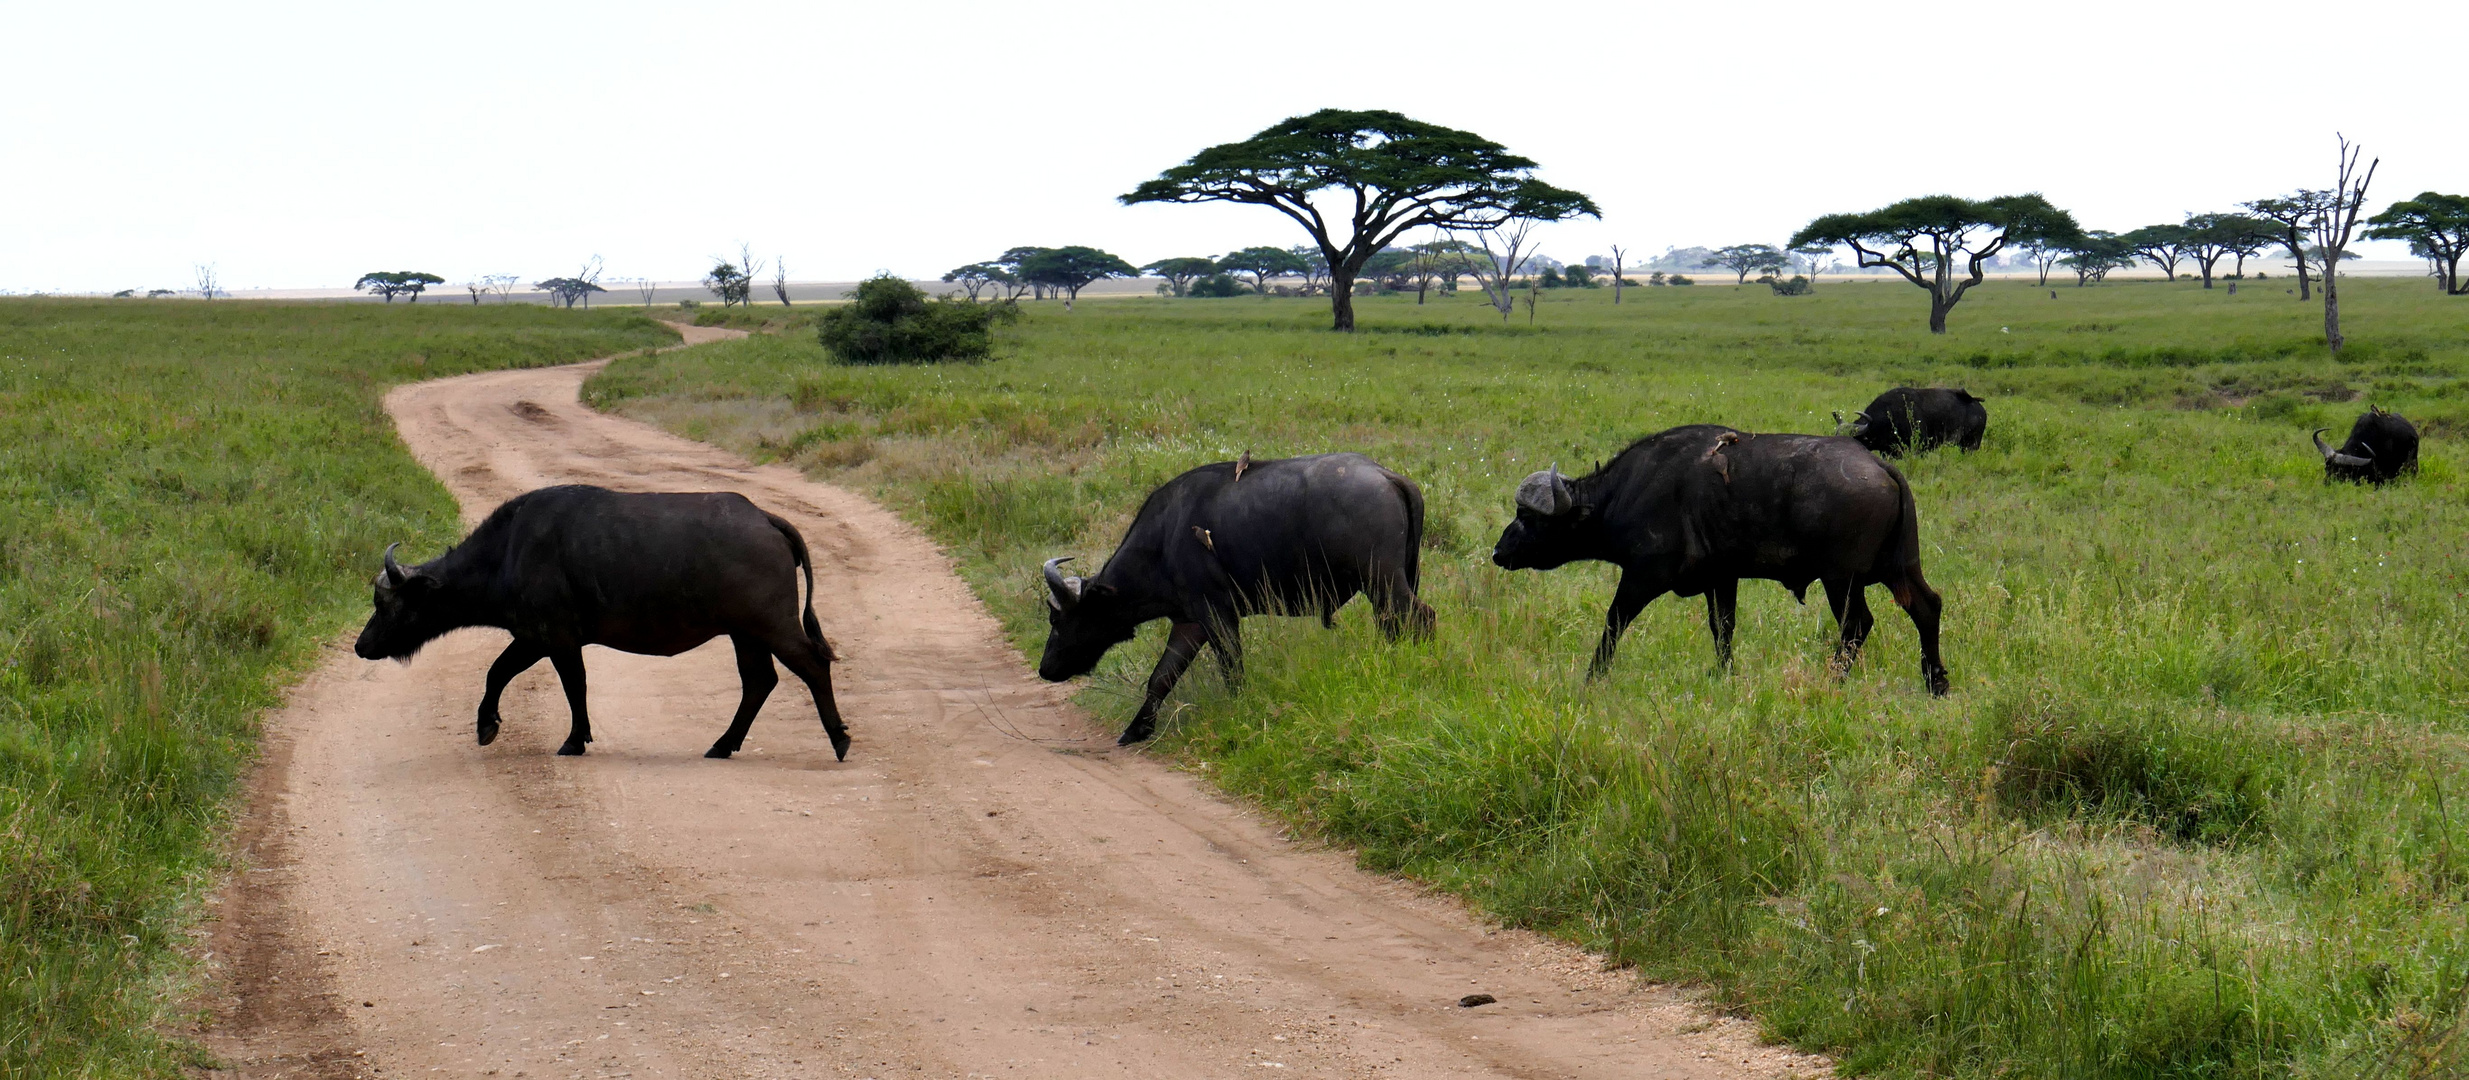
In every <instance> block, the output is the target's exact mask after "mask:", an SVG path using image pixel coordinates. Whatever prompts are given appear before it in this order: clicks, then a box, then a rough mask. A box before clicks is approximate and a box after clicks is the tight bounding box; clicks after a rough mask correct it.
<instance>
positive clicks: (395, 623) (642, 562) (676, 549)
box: [355, 484, 849, 760]
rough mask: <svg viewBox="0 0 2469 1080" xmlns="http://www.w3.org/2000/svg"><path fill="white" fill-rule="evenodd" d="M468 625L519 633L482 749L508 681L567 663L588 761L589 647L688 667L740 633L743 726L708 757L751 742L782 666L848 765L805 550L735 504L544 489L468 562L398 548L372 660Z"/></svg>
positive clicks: (511, 504)
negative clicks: (692, 657) (418, 558)
mask: <svg viewBox="0 0 2469 1080" xmlns="http://www.w3.org/2000/svg"><path fill="white" fill-rule="evenodd" d="M801 568H802V569H804V570H805V571H806V597H805V600H804V602H803V605H802V609H801V604H800V602H799V600H798V596H797V572H798V570H799V569H801ZM801 610H802V612H803V618H802V619H801V618H800V612H801ZM466 626H494V627H497V628H498V629H500V630H505V631H507V632H509V633H512V634H513V635H514V642H513V643H512V644H510V645H507V646H506V651H505V652H504V653H501V654H499V655H498V657H497V662H496V663H494V664H492V665H490V666H489V681H488V689H487V691H486V692H485V693H483V694H482V695H481V697H480V725H479V731H480V745H482V746H487V745H489V743H491V742H492V741H495V740H496V738H497V725H498V714H497V699H498V696H499V695H500V694H503V693H504V692H505V689H506V683H507V682H509V681H511V680H512V679H513V678H514V677H515V676H517V675H520V674H522V673H523V672H524V671H525V670H526V669H528V668H530V667H531V666H532V665H533V664H536V663H539V662H540V659H541V658H542V657H547V658H548V660H549V663H551V664H553V665H555V666H556V668H557V677H558V680H559V681H560V682H563V683H565V685H566V704H567V706H568V707H569V708H571V709H572V710H573V712H574V726H573V728H572V729H571V730H569V731H568V732H567V734H566V743H565V745H563V746H560V747H558V748H557V752H558V753H560V754H580V753H582V752H583V747H584V744H585V743H588V742H591V741H592V723H591V716H590V714H589V713H588V712H586V711H585V710H584V707H583V646H585V645H605V646H608V647H609V648H612V649H618V650H622V651H625V652H630V653H643V654H646V655H650V656H675V655H677V654H679V653H682V652H685V651H686V650H688V649H692V648H694V647H696V646H698V645H701V644H703V643H704V642H706V641H710V640H711V639H712V638H714V637H717V636H719V635H721V634H727V635H729V640H730V641H731V642H732V643H734V644H735V645H736V646H737V674H738V678H739V679H741V680H742V681H743V682H744V686H745V696H744V697H743V698H741V699H740V700H739V702H738V705H737V716H736V718H735V719H733V720H731V721H730V722H729V730H728V731H727V732H726V733H724V734H722V735H721V736H720V741H718V742H715V743H713V744H712V748H711V750H710V751H709V752H707V753H705V754H704V755H703V756H705V757H715V758H724V757H727V756H729V755H730V754H733V753H736V752H737V751H738V750H739V749H740V748H742V747H743V746H745V743H746V729H747V727H748V726H749V725H751V724H753V722H754V714H755V711H756V710H757V709H760V708H762V707H763V699H764V698H766V697H769V696H770V695H771V692H772V687H774V686H777V685H779V683H780V676H779V675H778V674H777V673H775V672H774V671H773V670H772V658H773V657H775V656H776V657H779V658H780V662H781V663H783V664H786V665H788V668H789V670H790V671H793V672H796V673H797V677H798V678H801V679H804V680H806V686H807V688H808V689H810V690H812V691H813V692H814V708H815V712H817V713H819V714H821V716H822V718H823V730H824V732H825V733H826V734H828V735H830V736H831V740H832V752H833V753H834V754H836V755H838V756H839V757H840V758H841V759H842V760H847V758H848V756H849V732H848V729H847V728H845V727H843V726H842V725H841V723H840V710H839V708H838V706H836V705H835V704H833V702H832V650H831V646H830V645H828V644H825V643H824V641H823V628H822V627H821V625H819V624H817V623H816V622H815V618H814V563H813V561H812V560H811V559H810V558H809V557H808V556H807V554H806V538H805V537H803V536H800V535H798V532H797V527H796V526H794V525H791V524H789V523H788V522H786V521H782V520H781V519H779V518H777V517H774V516H772V515H770V514H768V513H765V512H763V510H761V509H760V508H758V507H756V506H755V505H754V504H753V503H751V502H748V501H746V497H745V496H743V495H739V494H737V493H735V492H729V491H709V492H678V493H660V494H626V493H621V492H615V491H608V490H605V489H602V488H596V487H587V486H584V485H580V484H577V485H570V486H566V487H550V488H541V489H540V490H538V491H533V492H528V493H526V494H522V495H518V496H515V497H514V498H512V499H509V500H507V501H506V504H505V505H503V506H500V507H498V508H497V509H496V511H494V512H492V513H491V514H490V515H489V518H488V520H486V521H483V522H481V523H480V527H479V528H477V529H474V530H472V534H471V535H470V536H469V537H467V538H465V539H464V541H463V542H462V543H460V544H457V545H455V547H454V550H452V551H449V552H447V553H445V554H444V555H440V556H438V557H437V558H435V559H432V560H430V561H428V562H426V563H422V564H420V565H419V566H411V567H406V566H403V565H401V564H399V563H396V562H395V561H394V547H392V546H389V547H388V548H387V549H386V569H385V572H384V573H382V574H379V575H378V577H377V611H376V613H375V614H373V615H371V616H369V625H368V626H367V627H366V628H365V629H363V630H361V631H360V642H359V644H358V645H357V646H355V651H357V652H358V653H359V654H360V655H361V656H362V657H364V658H366V659H370V660H379V659H384V658H388V657H392V658H394V659H397V660H404V659H409V658H410V657H411V656H412V654H414V653H417V652H419V651H420V647H421V646H423V645H426V644H428V643H429V642H430V641H431V640H433V639H435V638H436V637H438V636H439V635H441V634H444V633H446V632H447V631H450V630H457V629H461V628H462V627H466Z"/></svg>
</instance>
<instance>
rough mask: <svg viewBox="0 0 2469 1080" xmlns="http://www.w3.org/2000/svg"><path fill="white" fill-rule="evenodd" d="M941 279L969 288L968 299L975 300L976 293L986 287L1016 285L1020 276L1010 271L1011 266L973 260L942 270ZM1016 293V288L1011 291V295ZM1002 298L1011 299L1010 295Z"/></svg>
mask: <svg viewBox="0 0 2469 1080" xmlns="http://www.w3.org/2000/svg"><path fill="white" fill-rule="evenodd" d="M943 280H945V281H949V282H954V283H957V284H958V285H959V286H960V287H961V288H963V289H967V290H969V299H970V300H976V299H977V297H978V293H980V292H981V291H983V290H985V289H987V288H988V287H990V286H1012V285H1016V284H1018V283H1019V281H1020V277H1019V275H1017V274H1014V273H1012V269H1011V267H1008V266H1005V265H1003V264H1001V263H991V262H974V263H970V264H969V265H967V266H962V267H955V268H953V269H951V270H947V271H944V273H943ZM1018 295H1019V293H1018V291H1017V290H1014V291H1013V292H1012V296H1018ZM1004 299H1007V300H1008V299H1011V296H1007V297H1004Z"/></svg>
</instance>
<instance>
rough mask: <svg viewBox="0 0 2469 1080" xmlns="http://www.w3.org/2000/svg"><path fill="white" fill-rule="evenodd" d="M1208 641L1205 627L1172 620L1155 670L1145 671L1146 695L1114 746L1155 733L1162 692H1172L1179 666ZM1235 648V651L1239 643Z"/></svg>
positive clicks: (1179, 677)
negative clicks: (1172, 626)
mask: <svg viewBox="0 0 2469 1080" xmlns="http://www.w3.org/2000/svg"><path fill="white" fill-rule="evenodd" d="M1208 640H1209V628H1208V627H1207V626H1206V625H1204V624H1201V623H1196V622H1193V623H1176V624H1174V629H1172V630H1170V631H1168V632H1167V634H1166V654H1165V655H1164V656H1160V657H1158V658H1157V667H1156V669H1155V670H1152V671H1150V672H1149V696H1148V697H1147V698H1146V699H1144V700H1142V701H1141V703H1140V711H1139V712H1138V713H1135V714H1133V716H1132V725H1131V726H1130V727H1127V728H1124V729H1123V736H1122V737H1121V738H1118V739H1116V740H1115V741H1114V742H1115V745H1116V746H1130V745H1131V744H1133V743H1136V742H1145V741H1147V740H1148V738H1149V737H1150V736H1151V735H1155V734H1157V706H1158V703H1159V702H1162V701H1165V700H1166V695H1168V694H1171V693H1174V684H1175V683H1177V682H1179V681H1181V680H1182V678H1183V669H1185V668H1188V667H1190V666H1192V657H1194V656H1197V655H1199V653H1200V646H1201V645H1203V644H1205V643H1207V642H1208ZM1235 648H1236V649H1237V651H1238V654H1239V653H1240V650H1241V649H1242V646H1240V645H1237V646H1236V647H1235ZM1218 655H1219V656H1220V657H1223V656H1225V655H1226V654H1225V653H1223V652H1220V653H1219V654H1218Z"/></svg>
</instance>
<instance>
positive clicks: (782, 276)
mask: <svg viewBox="0 0 2469 1080" xmlns="http://www.w3.org/2000/svg"><path fill="white" fill-rule="evenodd" d="M772 295H773V296H777V297H779V298H780V306H781V307H789V306H790V304H789V257H788V256H786V255H774V256H772ZM970 299H976V298H975V297H971V298H970Z"/></svg>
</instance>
